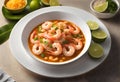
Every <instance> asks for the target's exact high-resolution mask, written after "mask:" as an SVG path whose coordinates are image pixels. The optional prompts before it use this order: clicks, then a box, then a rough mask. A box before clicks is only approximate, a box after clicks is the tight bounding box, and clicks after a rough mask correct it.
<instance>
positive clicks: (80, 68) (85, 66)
mask: <svg viewBox="0 0 120 82" xmlns="http://www.w3.org/2000/svg"><path fill="white" fill-rule="evenodd" d="M50 11H63V12H67V13H74V14H75V15H76V16H78V18H79V17H80V18H82V19H83V20H84V21H85V22H86V21H88V20H94V21H96V22H97V23H98V24H99V25H100V28H101V29H103V30H104V31H105V32H106V33H107V35H108V38H107V39H106V41H105V42H104V43H102V46H103V48H104V50H105V51H104V57H102V58H101V59H98V60H93V59H92V58H90V57H89V55H88V54H87V53H86V54H85V55H84V56H82V57H81V58H80V59H79V60H77V61H75V62H72V63H69V64H66V65H61V66H51V65H47V64H43V63H41V62H39V61H36V60H34V59H33V58H32V57H31V56H30V55H28V54H27V53H26V52H25V50H24V49H23V46H22V44H21V36H20V35H21V33H22V30H23V27H24V26H25V25H26V24H27V22H28V20H31V19H32V18H34V17H35V16H37V15H40V14H42V13H46V12H50ZM75 12H77V13H75ZM19 26H21V27H19ZM9 44H10V49H11V52H12V53H13V56H14V57H15V58H16V60H17V61H18V62H19V63H20V64H21V65H22V66H24V67H25V68H26V69H28V70H30V71H31V72H33V73H36V74H39V75H42V76H46V77H54V78H65V77H72V76H76V75H81V74H84V73H86V72H88V71H90V70H92V69H94V68H95V67H97V66H98V65H100V64H101V63H102V62H103V61H104V60H105V59H106V58H107V56H108V53H109V51H110V47H111V37H110V34H109V32H108V30H107V28H106V27H105V25H104V24H103V23H102V22H101V21H100V20H99V19H97V18H96V17H95V16H93V15H92V14H90V13H88V12H86V11H84V10H82V9H78V8H74V7H67V6H60V7H48V8H43V9H40V10H37V11H34V12H32V13H30V14H28V15H26V16H25V17H24V18H22V19H21V20H20V21H19V22H18V23H17V24H16V25H15V27H14V28H13V30H12V32H11V35H10V39H9Z"/></svg>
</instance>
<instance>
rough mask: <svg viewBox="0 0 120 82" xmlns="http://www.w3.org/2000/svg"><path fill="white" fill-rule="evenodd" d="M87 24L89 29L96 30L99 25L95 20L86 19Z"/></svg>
mask: <svg viewBox="0 0 120 82" xmlns="http://www.w3.org/2000/svg"><path fill="white" fill-rule="evenodd" d="M87 25H88V26H89V28H90V30H97V29H98V28H99V25H98V23H97V22H95V21H91V20H89V21H87Z"/></svg>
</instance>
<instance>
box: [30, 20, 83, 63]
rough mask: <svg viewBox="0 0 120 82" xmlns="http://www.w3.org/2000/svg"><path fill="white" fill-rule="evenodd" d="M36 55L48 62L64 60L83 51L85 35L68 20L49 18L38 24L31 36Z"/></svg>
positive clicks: (31, 48)
mask: <svg viewBox="0 0 120 82" xmlns="http://www.w3.org/2000/svg"><path fill="white" fill-rule="evenodd" d="M28 42H29V47H30V50H31V52H32V53H33V55H34V56H36V57H37V58H39V59H42V60H45V61H48V62H64V61H67V60H70V59H72V58H75V57H76V56H78V55H79V53H80V52H81V51H82V49H83V47H84V44H85V37H84V35H83V33H82V31H81V30H80V28H79V27H78V26H76V25H75V24H74V23H72V22H70V21H66V20H49V21H45V22H43V23H41V24H39V25H38V26H36V27H35V28H34V29H33V31H32V32H31V33H30V36H29V40H28Z"/></svg>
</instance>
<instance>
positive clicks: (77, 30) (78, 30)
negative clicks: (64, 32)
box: [68, 25, 80, 34]
mask: <svg viewBox="0 0 120 82" xmlns="http://www.w3.org/2000/svg"><path fill="white" fill-rule="evenodd" d="M68 28H69V29H70V32H71V33H72V34H78V33H79V32H80V29H79V28H78V27H77V26H76V25H73V26H70V25H69V26H68Z"/></svg>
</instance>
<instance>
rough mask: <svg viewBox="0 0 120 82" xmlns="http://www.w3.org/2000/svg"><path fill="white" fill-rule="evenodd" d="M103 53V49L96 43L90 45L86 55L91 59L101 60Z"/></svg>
mask: <svg viewBox="0 0 120 82" xmlns="http://www.w3.org/2000/svg"><path fill="white" fill-rule="evenodd" d="M103 53H104V49H103V47H102V46H101V45H100V44H97V43H92V44H91V45H90V47H89V49H88V54H89V55H90V56H91V57H93V58H101V57H102V56H103Z"/></svg>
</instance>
